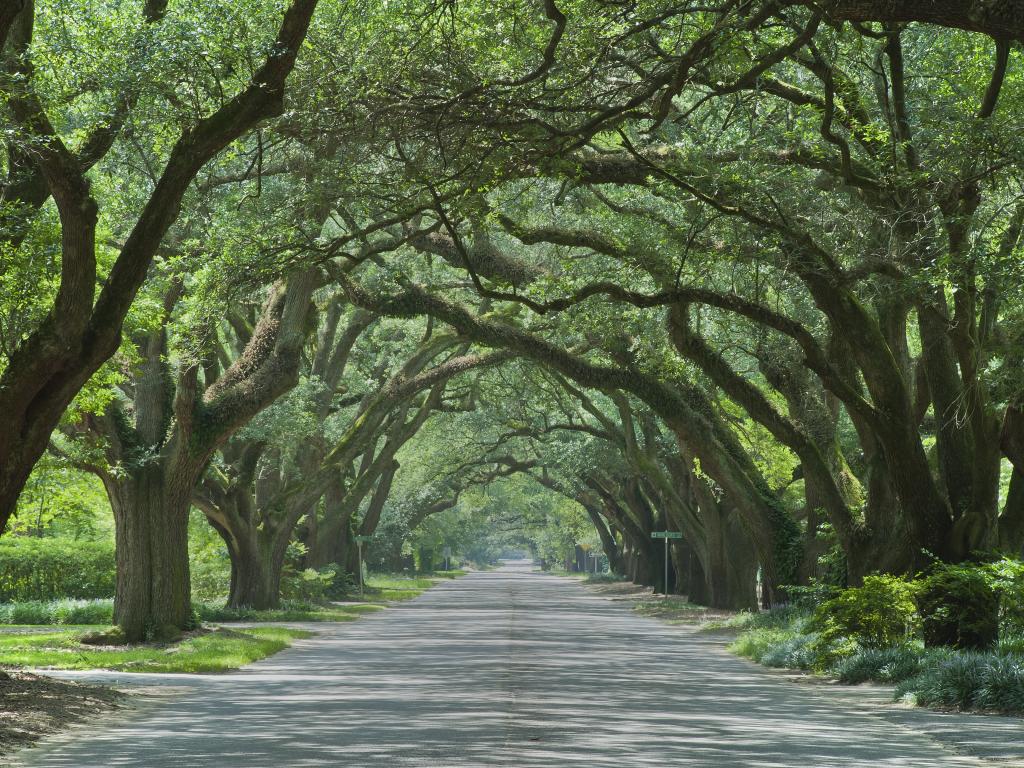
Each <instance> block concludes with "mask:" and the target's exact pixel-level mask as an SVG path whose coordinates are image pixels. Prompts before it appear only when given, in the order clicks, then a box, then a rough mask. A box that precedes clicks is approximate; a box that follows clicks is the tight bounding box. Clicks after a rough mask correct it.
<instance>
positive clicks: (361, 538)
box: [355, 536, 371, 597]
mask: <svg viewBox="0 0 1024 768" xmlns="http://www.w3.org/2000/svg"><path fill="white" fill-rule="evenodd" d="M370 538H371V537H370V536H356V537H355V540H356V547H357V548H358V549H359V596H360V597H362V596H363V544H364V543H365V542H368V541H369V540H370Z"/></svg>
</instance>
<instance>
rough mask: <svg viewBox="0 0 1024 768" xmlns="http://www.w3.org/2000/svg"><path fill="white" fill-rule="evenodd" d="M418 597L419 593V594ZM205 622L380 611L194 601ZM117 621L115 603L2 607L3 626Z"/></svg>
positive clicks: (330, 617)
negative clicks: (263, 607)
mask: <svg viewBox="0 0 1024 768" xmlns="http://www.w3.org/2000/svg"><path fill="white" fill-rule="evenodd" d="M417 594H418V593H417ZM192 605H193V607H194V608H195V611H196V613H197V614H198V615H199V618H200V619H202V620H203V621H259V622H262V621H354V620H355V619H358V618H359V617H360V616H361V615H362V614H364V613H369V612H371V611H378V610H380V609H381V607H382V606H377V605H319V604H317V603H304V602H288V601H285V602H284V603H283V604H282V606H281V607H280V608H278V609H275V610H269V611H255V610H253V609H251V608H227V607H225V605H224V602H223V601H212V600H211V601H195V602H193V604H192ZM113 621H114V601H113V600H52V601H30V602H22V603H4V604H0V627H4V626H7V627H16V626H51V625H57V626H61V625H67V626H82V625H85V624H91V625H103V626H106V625H109V624H111V623H112V622H113Z"/></svg>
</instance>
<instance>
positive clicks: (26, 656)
mask: <svg viewBox="0 0 1024 768" xmlns="http://www.w3.org/2000/svg"><path fill="white" fill-rule="evenodd" d="M83 634H85V633H84V632H83V631H81V629H80V628H76V629H61V630H53V631H47V632H39V633H31V634H11V635H0V664H3V665H8V666H17V667H37V668H51V669H110V670H116V671H124V672H193V673H195V672H226V671H228V670H232V669H238V668H239V667H242V666H245V665H246V664H250V663H252V662H254V661H258V660H260V659H263V658H266V657H267V656H271V655H273V654H275V653H277V652H278V651H282V650H284V649H285V648H287V647H288V646H289V645H291V643H292V642H293V641H294V640H298V639H301V638H306V637H311V636H312V633H310V632H305V631H302V630H296V629H287V628H284V627H258V628H252V629H245V630H241V631H239V630H232V629H217V630H214V631H212V632H206V633H203V634H199V635H194V636H192V637H189V638H187V639H185V640H182V641H181V642H178V643H173V644H170V645H136V646H106V647H94V646H89V645H83V644H82V643H81V642H80V639H81V637H82V636H83Z"/></svg>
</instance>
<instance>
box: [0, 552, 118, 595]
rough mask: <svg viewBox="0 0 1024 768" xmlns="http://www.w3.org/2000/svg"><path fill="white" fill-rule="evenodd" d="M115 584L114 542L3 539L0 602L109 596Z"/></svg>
mask: <svg viewBox="0 0 1024 768" xmlns="http://www.w3.org/2000/svg"><path fill="white" fill-rule="evenodd" d="M114 584H115V572H114V545H113V543H111V542H98V541H81V540H72V539H36V538H28V537H23V536H18V537H4V538H3V539H0V602H15V601H26V600H57V599H60V598H76V599H85V600H89V599H94V598H109V597H113V596H114Z"/></svg>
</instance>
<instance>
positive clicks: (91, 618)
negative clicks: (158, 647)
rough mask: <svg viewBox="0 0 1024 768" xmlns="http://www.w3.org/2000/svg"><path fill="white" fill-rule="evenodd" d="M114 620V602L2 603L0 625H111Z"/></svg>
mask: <svg viewBox="0 0 1024 768" xmlns="http://www.w3.org/2000/svg"><path fill="white" fill-rule="evenodd" d="M113 620H114V601H113V600H27V601H23V602H19V603H0V624H30V625H36V624H110V623H111V622H112V621H113Z"/></svg>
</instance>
